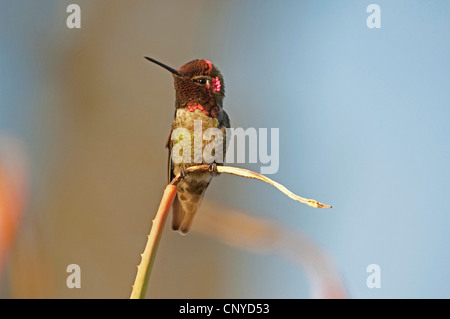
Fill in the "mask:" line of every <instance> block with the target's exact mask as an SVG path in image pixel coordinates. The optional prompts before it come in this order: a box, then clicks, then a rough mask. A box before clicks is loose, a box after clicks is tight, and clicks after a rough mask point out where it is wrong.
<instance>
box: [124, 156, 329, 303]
mask: <svg viewBox="0 0 450 319" xmlns="http://www.w3.org/2000/svg"><path fill="white" fill-rule="evenodd" d="M208 170H210V166H209V165H197V166H190V167H187V168H186V171H187V173H192V172H194V171H208ZM217 171H218V172H219V173H227V174H232V175H237V176H242V177H246V178H252V179H257V180H260V181H263V182H266V183H268V184H270V185H272V186H274V187H276V188H277V189H278V190H279V191H281V192H283V193H284V194H285V195H287V196H288V197H290V198H292V199H293V200H296V201H298V202H301V203H303V204H306V205H308V206H311V207H315V208H331V206H330V205H326V204H322V203H320V202H318V201H316V200H314V199H307V198H303V197H300V196H298V195H296V194H294V193H292V192H291V191H290V190H288V189H287V188H286V187H284V186H283V185H281V184H279V183H277V182H275V181H273V180H271V179H270V178H268V177H266V176H264V175H261V174H258V173H255V172H253V171H250V170H247V169H244V168H238V167H231V166H217ZM183 178H184V176H181V175H180V174H178V175H177V176H176V177H175V178H174V179H173V180H172V181H171V182H170V184H169V185H167V187H166V189H165V190H164V194H163V197H162V199H161V203H160V204H159V208H158V212H157V213H156V216H155V219H153V225H152V228H151V230H150V234H149V235H148V240H147V245H146V246H145V250H144V252H143V253H142V254H141V257H142V259H141V263H140V264H139V266H138V272H137V275H136V279H135V281H134V285H133V290H132V292H131V297H130V299H143V298H145V294H146V291H147V286H148V281H149V279H150V274H151V272H152V269H153V263H154V262H155V258H156V252H157V250H158V245H159V241H160V239H161V235H162V232H163V230H164V225H165V223H166V219H167V215H168V214H169V211H170V208H171V207H172V203H173V201H174V199H175V196H176V194H177V184H178V183H179V181H180V180H182V179H183Z"/></svg>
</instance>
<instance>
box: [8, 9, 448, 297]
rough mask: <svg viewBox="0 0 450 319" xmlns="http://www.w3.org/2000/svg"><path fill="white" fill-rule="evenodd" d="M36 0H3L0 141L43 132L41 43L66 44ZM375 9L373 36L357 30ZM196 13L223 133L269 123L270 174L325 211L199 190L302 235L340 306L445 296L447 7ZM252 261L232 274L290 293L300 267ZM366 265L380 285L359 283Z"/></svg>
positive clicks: (198, 53)
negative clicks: (341, 294)
mask: <svg viewBox="0 0 450 319" xmlns="http://www.w3.org/2000/svg"><path fill="white" fill-rule="evenodd" d="M37 2H38V1H36V2H33V3H32V4H31V3H30V2H20V3H19V2H17V3H16V2H14V4H13V2H10V1H1V2H0V3H1V7H2V10H0V11H1V12H2V13H0V39H1V45H0V68H1V76H0V132H7V133H8V134H10V135H16V136H18V137H21V138H23V139H24V140H26V141H33V132H34V129H33V128H34V127H36V126H37V127H39V126H40V125H43V124H42V121H41V120H42V118H41V117H42V112H43V111H42V109H40V106H39V99H41V98H42V97H43V95H45V96H46V101H52V98H51V96H52V93H51V92H49V91H48V89H46V79H47V77H48V74H47V72H48V70H49V68H51V66H50V65H51V63H50V62H51V61H50V59H43V58H42V57H43V56H44V57H45V47H46V43H47V42H46V41H48V42H49V43H52V44H53V45H54V44H55V43H56V44H57V43H58V41H61V43H64V45H66V44H67V42H65V41H68V40H67V39H63V38H62V34H64V33H63V32H62V31H61V30H59V31H58V30H55V29H54V21H53V20H51V19H50V17H54V16H55V14H56V13H55V10H57V8H59V9H61V8H63V7H64V6H57V5H55V3H54V2H51V1H50V2H49V1H43V2H42V5H37V4H36V3H37ZM371 3H377V4H378V5H379V6H380V7H381V29H369V28H367V26H366V19H367V17H368V15H369V14H368V13H367V12H366V7H367V6H368V5H369V4H371ZM150 8H153V7H152V6H151V5H148V6H145V5H144V6H143V12H145V10H146V9H148V10H150ZM155 10H157V9H155ZM204 10H205V12H207V13H208V14H209V16H208V19H207V20H206V21H191V22H190V23H196V24H198V30H199V31H198V32H199V36H198V37H193V38H192V39H191V41H190V42H189V43H190V44H191V46H187V47H185V50H186V56H187V58H186V61H188V60H189V59H190V58H191V56H192V57H206V58H209V59H210V60H211V61H213V63H214V64H216V65H217V66H218V67H219V68H220V69H221V70H222V71H223V74H224V77H225V84H226V90H227V97H226V100H225V107H226V109H227V111H228V114H229V115H230V118H231V120H232V125H233V126H234V127H244V128H245V127H256V128H258V127H267V128H270V127H278V128H280V139H281V141H280V169H279V171H278V173H277V174H275V175H273V176H272V177H273V178H274V179H275V180H277V181H280V182H282V183H283V184H284V185H286V186H287V187H289V188H291V189H292V190H293V191H294V192H296V193H298V194H301V195H303V196H305V197H309V198H315V199H317V200H319V201H322V202H325V203H329V204H332V205H333V209H332V210H326V211H322V210H314V209H310V208H308V207H303V206H299V204H298V203H295V202H291V201H290V200H288V199H286V198H284V197H283V195H281V194H277V193H276V192H274V191H273V189H271V188H269V187H267V186H265V185H256V186H252V187H254V188H252V191H251V192H249V193H248V197H247V198H245V199H243V198H241V199H239V196H240V194H242V193H245V192H248V188H249V185H253V184H252V183H253V182H247V181H244V182H242V183H238V184H237V185H236V183H235V182H234V180H231V179H226V178H225V179H224V180H223V181H217V182H214V184H215V185H217V187H213V188H211V190H208V192H209V193H208V194H209V196H211V198H214V199H222V200H224V201H226V202H227V203H230V202H232V201H235V204H236V205H239V206H241V207H242V208H245V209H249V210H251V211H257V212H258V213H259V214H261V215H262V216H265V217H270V218H273V219H277V220H279V221H280V222H282V223H284V224H288V225H290V227H292V228H294V229H298V230H301V231H303V232H304V233H306V234H308V235H309V236H310V237H311V238H312V239H313V240H314V241H315V242H317V243H318V244H319V245H320V246H321V247H322V248H323V249H325V250H326V251H327V252H328V253H329V254H330V256H331V257H332V258H333V260H334V262H335V263H336V265H337V267H338V270H339V271H340V272H341V274H342V276H343V278H344V281H345V283H346V285H347V286H348V291H349V294H350V297H356V298H434V297H437V298H449V297H450V289H449V288H450V273H449V271H448V270H449V269H450V256H449V251H448V244H449V242H450V235H449V232H448V226H449V224H450V217H449V216H450V215H449V213H450V201H449V194H448V192H449V190H450V168H449V162H450V148H449V138H450V125H449V124H448V122H449V119H450V104H449V101H450V90H449V88H450V75H449V71H450V59H449V56H450V42H449V40H448V38H449V34H450V17H449V15H450V2H448V1H412V0H411V1H399V0H396V1H376V2H371V1H281V2H280V1H245V2H244V1H232V2H227V3H226V4H225V3H215V4H214V6H211V9H210V11H208V9H204ZM168 11H169V10H168ZM168 11H164V12H168ZM63 13H64V11H63ZM64 14H65V13H64ZM161 14H162V13H161ZM63 18H64V16H63ZM139 19H140V18H139V17H137V20H138V21H139ZM52 21H53V22H52ZM211 21H212V22H211ZM161 32H164V31H161ZM205 39H207V40H205ZM40 41H44V42H40ZM203 42H204V43H203ZM205 43H206V44H205ZM158 45H159V46H158V48H161V52H163V50H164V48H166V49H167V48H171V46H173V43H170V44H166V43H159V44H158ZM62 52H63V50H62ZM161 54H162V53H161ZM175 64H176V62H175ZM174 66H176V65H174ZM168 81H169V80H168ZM168 83H170V82H168ZM42 92H45V94H44V93H42ZM57 94H58V93H57V92H55V95H57ZM49 96H50V98H49ZM143 98H145V97H143ZM50 103H51V102H50ZM36 114H38V115H39V116H36ZM44 122H45V121H44ZM164 134H166V133H164ZM33 147H34V148H36V149H35V152H34V153H33V152H32V154H39V150H40V149H41V148H40V146H33ZM247 167H249V168H253V169H258V165H253V164H252V165H248V166H247ZM36 174H37V176H38V175H39V174H38V173H36ZM33 183H38V181H36V180H34V181H33ZM222 186H223V187H228V188H232V189H229V190H228V191H227V192H226V193H222V192H221V187H222ZM274 202H276V203H277V204H276V205H274ZM261 258H262V257H260V256H255V257H254V259H251V260H249V261H248V264H246V265H243V264H240V266H239V267H241V266H242V267H244V266H246V267H249V269H251V268H252V267H253V268H256V267H258V269H259V271H260V272H261V273H270V272H276V273H277V274H278V275H277V276H276V277H275V279H273V280H272V279H270V278H267V280H265V281H264V282H258V283H256V281H257V280H255V282H252V283H253V284H255V285H257V287H256V288H255V287H253V288H252V289H260V291H261V294H262V295H261V296H262V297H264V296H266V295H265V293H264V291H276V292H279V296H280V297H296V296H298V291H299V287H300V286H303V284H304V283H305V280H306V279H305V278H303V277H302V276H300V277H299V276H298V270H297V269H295V268H294V267H292V266H291V265H289V264H288V263H284V262H281V261H279V260H278V259H277V258H275V257H274V258H269V259H267V260H266V259H265V260H264V265H262V266H260V265H261V263H262V261H263V260H262V259H261ZM373 263H375V264H378V265H380V267H381V271H382V275H381V288H380V289H368V288H367V286H366V278H367V276H368V274H367V273H366V267H367V265H369V264H373ZM252 274H253V272H252ZM254 276H255V278H258V276H259V274H258V271H256V272H254ZM286 283H287V284H286ZM242 289H244V290H245V289H246V288H245V287H243V288H242ZM268 296H272V295H270V294H268Z"/></svg>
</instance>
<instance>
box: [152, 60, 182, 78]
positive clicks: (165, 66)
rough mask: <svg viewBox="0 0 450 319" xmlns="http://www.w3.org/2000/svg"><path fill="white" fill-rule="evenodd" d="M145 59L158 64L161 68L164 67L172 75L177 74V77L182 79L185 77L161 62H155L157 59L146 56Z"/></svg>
mask: <svg viewBox="0 0 450 319" xmlns="http://www.w3.org/2000/svg"><path fill="white" fill-rule="evenodd" d="M145 58H146V59H147V60H149V61H150V62H153V63H155V64H158V65H159V66H162V67H163V68H164V69H166V70H168V71H169V72H171V73H173V74H175V75H178V76H180V77H184V75H183V74H181V73H180V72H178V71H177V70H175V69H173V68H171V67H170V66H168V65H165V64H164V63H161V62H159V61H157V60H155V59H152V58H149V57H147V56H146V57H145Z"/></svg>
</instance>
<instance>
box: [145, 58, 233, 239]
mask: <svg viewBox="0 0 450 319" xmlns="http://www.w3.org/2000/svg"><path fill="white" fill-rule="evenodd" d="M145 58H146V59H147V60H149V61H151V62H153V63H155V64H157V65H159V66H161V67H163V68H165V69H166V70H168V71H169V72H171V73H172V75H173V78H174V86H175V116H174V121H173V123H172V128H171V130H170V133H169V137H168V139H167V143H166V147H167V148H168V149H169V160H168V175H169V182H170V181H171V180H172V179H173V178H174V177H175V176H177V175H178V174H181V175H182V176H184V178H183V179H182V180H181V181H180V182H179V183H178V185H177V195H176V197H175V200H174V202H173V205H172V229H173V230H175V231H179V232H180V233H181V234H186V233H187V232H188V231H189V229H190V228H191V225H192V222H193V219H194V216H195V213H196V212H197V209H198V207H199V205H200V202H201V200H202V198H203V196H204V194H205V191H206V189H207V187H208V185H209V184H210V182H211V180H212V177H213V176H215V175H217V174H218V173H217V165H223V161H222V163H215V162H213V163H206V162H205V161H204V159H203V156H202V160H201V161H202V162H200V163H199V162H198V161H196V162H195V161H194V157H193V155H192V160H191V161H190V163H185V162H182V163H179V164H177V163H174V161H173V160H172V156H171V155H172V154H171V153H172V148H173V146H174V143H175V142H176V141H173V140H172V138H171V137H172V132H173V130H175V129H177V128H184V129H187V130H189V132H190V133H191V136H194V121H198V120H200V121H201V123H202V134H203V133H204V132H205V130H206V129H208V128H214V127H215V128H218V129H219V130H220V131H221V132H222V136H223V139H222V142H223V158H225V152H226V142H225V141H226V129H227V128H229V127H230V120H229V118H228V115H227V113H226V112H225V111H224V110H223V98H224V97H225V86H224V82H223V76H222V74H221V73H220V71H219V70H218V69H217V67H215V66H214V65H213V64H212V63H211V62H210V61H209V60H205V59H196V60H192V61H190V62H188V63H186V64H184V65H183V66H182V67H181V68H180V69H179V70H175V69H174V68H171V67H169V66H167V65H166V64H163V63H161V62H159V61H157V60H155V59H153V58H149V57H145ZM197 123H198V122H197ZM207 142H208V141H205V140H203V141H202V146H203V147H202V149H203V148H204V147H205V144H206V143H207ZM192 145H193V144H192ZM191 154H194V151H193V149H192V151H191ZM201 164H209V165H210V170H209V171H207V172H204V171H203V172H192V173H190V174H186V172H185V169H186V168H187V167H189V166H193V165H201Z"/></svg>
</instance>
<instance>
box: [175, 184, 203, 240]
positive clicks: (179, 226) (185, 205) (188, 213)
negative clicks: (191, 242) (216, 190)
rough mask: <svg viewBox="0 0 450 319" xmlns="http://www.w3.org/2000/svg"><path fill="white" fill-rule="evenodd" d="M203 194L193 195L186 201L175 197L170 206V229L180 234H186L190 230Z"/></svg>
mask: <svg viewBox="0 0 450 319" xmlns="http://www.w3.org/2000/svg"><path fill="white" fill-rule="evenodd" d="M203 194H204V193H203ZM203 194H201V195H194V196H193V197H194V198H190V200H188V201H186V200H185V201H182V200H180V199H179V198H178V196H179V195H177V197H175V200H174V202H173V205H172V212H173V214H172V229H173V230H176V231H179V232H180V233H181V234H183V235H184V234H187V233H188V232H189V230H190V229H191V226H192V222H193V220H194V216H195V213H196V212H197V208H198V207H199V206H200V202H201V200H202V197H203Z"/></svg>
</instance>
